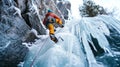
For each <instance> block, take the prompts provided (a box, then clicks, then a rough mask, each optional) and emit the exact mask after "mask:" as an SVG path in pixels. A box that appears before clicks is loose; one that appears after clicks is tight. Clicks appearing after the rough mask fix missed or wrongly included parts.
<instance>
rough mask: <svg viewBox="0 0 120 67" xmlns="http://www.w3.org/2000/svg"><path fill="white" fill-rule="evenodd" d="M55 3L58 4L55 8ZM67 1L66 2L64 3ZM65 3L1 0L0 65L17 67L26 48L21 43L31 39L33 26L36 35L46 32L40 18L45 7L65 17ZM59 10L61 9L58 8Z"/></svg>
mask: <svg viewBox="0 0 120 67" xmlns="http://www.w3.org/2000/svg"><path fill="white" fill-rule="evenodd" d="M57 4H58V7H57ZM67 4H68V3H67ZM60 5H62V6H64V5H66V3H65V4H61V3H60V2H57V0H0V67H16V66H17V64H18V63H19V62H21V61H24V57H25V56H26V54H27V52H28V51H29V49H28V48H27V47H26V46H25V45H23V44H22V43H23V41H24V42H31V41H34V39H36V38H37V37H36V36H35V34H34V33H33V32H32V33H28V32H30V30H31V29H32V28H34V29H35V30H36V31H37V32H38V34H40V35H42V34H46V30H45V28H44V26H43V25H42V20H43V18H44V16H45V14H46V13H47V9H52V10H53V12H55V13H56V14H57V15H58V16H60V17H61V18H62V19H63V20H64V18H65V19H66V18H68V12H67V9H66V8H67V7H69V8H68V9H70V6H69V5H70V4H68V6H67V5H66V7H65V8H61V7H62V6H60ZM59 9H60V10H59Z"/></svg>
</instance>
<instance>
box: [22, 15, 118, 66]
mask: <svg viewBox="0 0 120 67" xmlns="http://www.w3.org/2000/svg"><path fill="white" fill-rule="evenodd" d="M72 16H73V17H74V16H75V15H72ZM66 22H67V23H66V24H65V27H64V28H63V29H60V28H59V29H57V32H56V34H55V35H56V36H57V38H58V39H59V42H58V43H54V42H53V41H51V40H50V38H49V35H37V36H38V37H39V38H40V39H38V40H36V42H35V43H33V44H29V43H27V44H26V45H31V47H29V50H30V51H29V53H28V55H27V56H26V58H25V61H24V63H23V67H105V66H106V65H104V64H102V63H100V62H98V61H97V60H96V58H95V53H94V51H95V52H99V51H100V49H99V48H101V50H102V51H103V53H106V54H108V55H109V56H114V55H113V51H112V50H111V49H110V44H109V42H108V40H107V38H106V36H110V30H109V27H112V28H114V29H115V30H117V32H119V33H120V26H119V25H120V21H118V20H116V19H115V18H113V17H110V16H106V15H101V16H97V17H92V18H91V17H85V18H82V17H80V18H79V17H77V18H70V20H67V21H66ZM93 39H94V40H96V41H97V42H98V43H97V44H95V43H94V42H93ZM98 47H99V48H98ZM93 50H94V51H93Z"/></svg>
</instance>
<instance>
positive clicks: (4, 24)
mask: <svg viewBox="0 0 120 67" xmlns="http://www.w3.org/2000/svg"><path fill="white" fill-rule="evenodd" d="M20 12H21V11H20V10H19V9H18V8H17V7H15V6H14V1H12V0H1V1H0V67H15V66H16V64H18V63H19V62H21V61H23V59H24V57H25V56H26V53H27V52H28V48H27V47H26V46H25V45H22V38H23V37H24V36H25V34H26V32H27V31H28V30H29V29H30V27H29V26H28V25H27V24H26V22H25V21H24V19H23V18H22V16H21V14H20Z"/></svg>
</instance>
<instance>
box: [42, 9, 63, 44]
mask: <svg viewBox="0 0 120 67" xmlns="http://www.w3.org/2000/svg"><path fill="white" fill-rule="evenodd" d="M43 24H44V25H45V27H46V28H47V29H49V35H50V38H51V40H53V41H54V42H55V43H57V42H58V39H57V38H56V37H55V35H54V34H55V29H54V28H57V27H61V28H63V27H64V25H63V23H62V20H61V19H60V18H59V17H58V16H57V15H56V14H54V13H53V12H52V10H48V13H47V14H46V15H45V18H44V21H43Z"/></svg>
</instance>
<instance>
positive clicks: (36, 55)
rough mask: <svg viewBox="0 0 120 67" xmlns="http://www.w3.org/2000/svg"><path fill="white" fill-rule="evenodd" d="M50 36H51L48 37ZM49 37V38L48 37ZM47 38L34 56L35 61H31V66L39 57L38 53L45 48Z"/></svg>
mask: <svg viewBox="0 0 120 67" xmlns="http://www.w3.org/2000/svg"><path fill="white" fill-rule="evenodd" d="M48 38H49V37H48ZM48 38H47V39H48ZM47 39H46V40H45V42H44V43H43V44H42V46H41V48H39V51H38V52H37V53H36V54H35V57H34V58H33V61H32V62H31V64H30V67H32V66H33V64H34V62H35V60H36V59H37V57H38V53H39V52H41V49H42V48H43V46H44V45H45V43H46V42H47Z"/></svg>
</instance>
